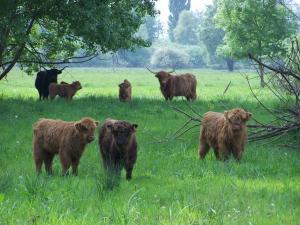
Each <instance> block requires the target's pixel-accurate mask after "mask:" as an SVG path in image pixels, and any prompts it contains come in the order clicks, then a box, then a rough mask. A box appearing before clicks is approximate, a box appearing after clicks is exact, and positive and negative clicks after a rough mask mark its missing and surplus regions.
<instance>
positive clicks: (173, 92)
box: [148, 69, 197, 101]
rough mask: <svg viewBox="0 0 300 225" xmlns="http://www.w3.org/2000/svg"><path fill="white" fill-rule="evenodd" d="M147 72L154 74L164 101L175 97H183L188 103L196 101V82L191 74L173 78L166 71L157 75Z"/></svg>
mask: <svg viewBox="0 0 300 225" xmlns="http://www.w3.org/2000/svg"><path fill="white" fill-rule="evenodd" d="M148 70H149V69H148ZM149 71H150V72H152V73H154V74H155V77H157V78H158V80H159V83H160V90H161V93H162V94H163V96H164V97H165V99H166V100H172V99H173V97H175V96H184V97H186V99H187V100H188V101H190V100H192V101H194V100H196V98H197V93H196V88H197V80H196V77H195V76H194V75H193V74H190V73H186V74H181V75H178V76H174V75H171V74H170V72H166V71H159V72H157V73H156V72H153V71H151V70H149Z"/></svg>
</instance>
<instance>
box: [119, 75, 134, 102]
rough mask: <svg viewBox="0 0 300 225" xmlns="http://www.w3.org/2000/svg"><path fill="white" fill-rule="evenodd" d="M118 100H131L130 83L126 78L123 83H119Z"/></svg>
mask: <svg viewBox="0 0 300 225" xmlns="http://www.w3.org/2000/svg"><path fill="white" fill-rule="evenodd" d="M119 100H120V101H121V102H129V101H131V84H130V82H129V81H128V80H126V79H125V80H124V82H123V83H121V84H119Z"/></svg>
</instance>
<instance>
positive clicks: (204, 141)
mask: <svg viewBox="0 0 300 225" xmlns="http://www.w3.org/2000/svg"><path fill="white" fill-rule="evenodd" d="M250 117H251V113H249V112H246V111H244V110H243V109H240V108H235V109H232V110H230V111H225V112H224V114H222V113H217V112H207V113H205V114H204V117H203V120H202V131H201V134H200V148H199V155H200V158H201V159H204V158H205V156H206V154H207V153H208V151H209V149H210V147H212V148H213V149H214V153H215V156H216V158H217V159H221V160H227V159H228V158H229V156H230V154H231V153H232V154H233V156H234V158H235V159H236V160H238V161H239V160H240V159H241V157H242V154H243V152H244V147H245V144H246V142H247V127H246V122H247V121H248V120H249V119H250Z"/></svg>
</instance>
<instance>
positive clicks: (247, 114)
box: [245, 112, 252, 121]
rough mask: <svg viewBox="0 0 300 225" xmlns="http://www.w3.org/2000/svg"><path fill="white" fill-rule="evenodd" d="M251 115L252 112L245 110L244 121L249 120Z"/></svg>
mask: <svg viewBox="0 0 300 225" xmlns="http://www.w3.org/2000/svg"><path fill="white" fill-rule="evenodd" d="M251 116H252V113H250V112H246V116H245V120H246V121H247V120H249V119H250V118H251Z"/></svg>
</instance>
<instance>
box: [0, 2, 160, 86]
mask: <svg viewBox="0 0 300 225" xmlns="http://www.w3.org/2000/svg"><path fill="white" fill-rule="evenodd" d="M155 1H156V0H144V1H140V0H119V1H114V0H106V1H92V0H84V1H83V0H76V1H75V0H71V1H70V0H65V1H61V0H51V1H50V0H32V1H27V0H20V1H16V0H2V1H1V9H0V34H1V36H0V68H1V69H0V80H1V79H3V78H4V77H5V76H6V75H7V74H8V72H9V71H10V70H11V69H12V68H13V67H14V66H15V65H16V64H18V65H20V66H21V68H25V69H26V71H27V72H28V73H30V72H32V71H34V70H37V69H38V68H39V66H43V65H48V66H53V65H56V64H59V63H64V62H68V61H69V60H70V59H72V58H74V57H75V58H82V57H87V58H89V57H93V56H94V55H96V53H97V52H99V51H101V52H103V53H106V52H109V51H113V52H115V51H117V50H118V49H119V48H125V49H133V48H134V47H136V46H149V43H148V42H146V41H144V40H143V39H141V38H139V37H136V36H135V35H134V34H135V33H136V31H137V30H138V28H139V27H140V25H141V24H142V23H143V17H144V16H146V15H150V16H154V15H155V14H156V11H155V10H154V4H155ZM79 50H80V52H82V50H84V53H85V54H84V55H82V56H80V57H76V54H77V53H78V52H79Z"/></svg>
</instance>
